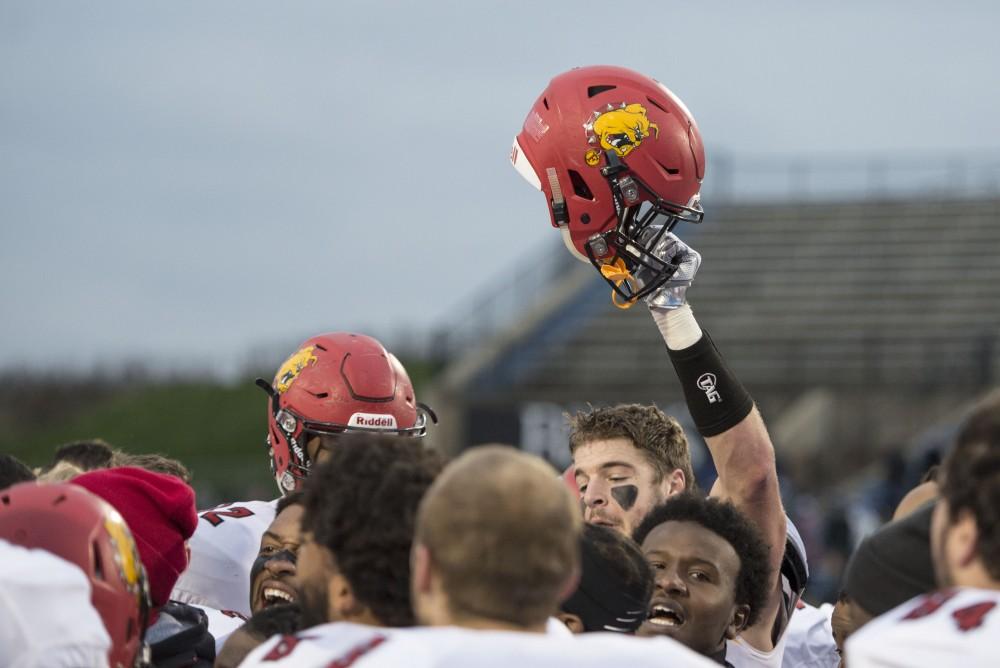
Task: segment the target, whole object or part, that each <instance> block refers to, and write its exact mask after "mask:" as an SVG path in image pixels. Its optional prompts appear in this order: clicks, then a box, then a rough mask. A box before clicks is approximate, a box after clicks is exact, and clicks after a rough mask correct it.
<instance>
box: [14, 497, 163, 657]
mask: <svg viewBox="0 0 1000 668" xmlns="http://www.w3.org/2000/svg"><path fill="white" fill-rule="evenodd" d="M0 538H2V539H3V540H4V541H9V542H10V543H12V544H14V545H19V546H21V547H24V548H32V549H33V548H38V549H41V550H46V551H47V552H51V553H52V554H53V555H55V556H56V557H59V558H60V559H61V560H64V563H65V562H69V563H70V564H74V565H75V566H76V567H78V568H79V569H80V570H81V571H82V574H83V576H84V578H85V582H83V583H82V585H83V587H85V591H89V595H88V596H87V598H88V599H89V601H90V603H91V604H92V606H93V608H89V609H88V608H87V607H84V608H80V609H75V608H74V609H72V610H71V612H72V613H73V614H74V616H78V618H77V620H76V622H75V623H73V624H71V623H69V621H68V620H66V619H65V617H64V614H63V613H64V612H65V610H67V609H68V608H66V606H69V605H72V602H73V601H75V600H77V598H79V597H77V596H75V595H74V594H75V592H74V591H73V589H70V588H67V590H66V591H65V593H64V596H60V595H59V594H58V593H57V594H56V595H55V596H54V597H53V598H56V600H53V599H41V598H39V596H41V593H40V592H43V591H44V590H45V589H46V588H49V587H52V586H54V585H55V584H56V583H57V582H58V581H63V582H67V576H66V575H65V574H62V573H60V572H59V570H55V571H53V572H51V573H49V572H48V571H46V572H45V573H44V575H45V576H46V577H47V578H48V577H49V576H51V580H48V579H43V581H42V582H39V583H38V585H39V588H38V590H35V589H32V588H29V587H27V582H28V580H27V579H26V580H20V579H19V580H17V581H16V582H14V583H13V584H12V586H10V587H8V586H7V585H6V583H5V584H4V586H3V587H2V588H0V591H2V596H0V598H5V599H6V598H7V597H8V596H9V597H11V598H13V600H10V599H7V600H8V601H9V602H10V603H13V604H15V606H16V607H15V608H14V610H15V614H16V619H14V620H11V621H12V622H13V624H12V626H14V627H21V626H23V625H24V624H25V623H26V621H27V620H28V619H32V618H39V617H43V616H46V615H51V619H49V618H48V617H46V621H45V624H44V625H43V626H42V627H40V628H24V629H23V631H24V633H25V634H28V635H33V634H35V633H44V635H39V636H36V637H35V638H33V639H22V640H25V641H26V643H30V644H31V645H33V648H32V649H33V650H34V651H38V652H43V653H42V654H41V656H44V657H45V660H39V656H38V655H35V654H31V655H29V656H30V660H29V657H27V656H26V657H24V659H25V661H26V662H27V663H26V664H25V665H46V666H49V665H52V666H90V665H109V666H111V668H133V667H139V666H145V665H146V664H147V663H148V661H149V651H148V648H147V647H146V646H145V644H144V643H143V633H144V632H145V630H146V621H147V617H148V611H149V589H148V588H147V585H146V574H145V571H144V570H143V567H142V562H141V561H140V559H139V552H138V549H137V548H136V545H135V541H134V540H133V538H132V533H131V532H130V531H129V529H128V526H127V525H126V524H125V521H124V520H123V519H122V516H121V515H120V514H119V513H118V511H116V510H115V509H114V508H112V507H111V505H110V504H108V503H106V502H104V501H102V500H101V499H99V498H98V497H97V496H95V495H93V494H91V493H90V492H88V491H87V490H85V489H83V488H82V487H78V486H76V485H71V484H65V483H63V484H45V485H43V484H37V483H33V482H24V483H20V484H18V485H14V486H13V487H10V488H9V489H6V490H4V492H3V503H0ZM18 559H19V557H18ZM42 563H45V562H42ZM3 564H4V567H5V571H10V570H11V569H16V568H17V567H18V566H19V565H20V564H21V562H20V561H19V560H14V561H8V559H7V555H5V556H4V559H3ZM7 574H8V575H9V574H10V573H7ZM36 575H37V574H36ZM28 577H29V578H30V576H28ZM67 586H68V587H73V588H78V587H79V585H77V584H75V583H74V582H73V581H68V582H67ZM21 587H24V589H20V588H21ZM19 592H20V594H23V596H20V595H19ZM57 597H58V598H57ZM49 604H54V605H53V606H52V608H51V609H49V608H48V607H41V608H39V607H38V606H47V605H49ZM93 609H96V610H97V612H98V613H99V614H100V616H101V619H102V620H103V622H104V627H105V630H106V632H107V633H106V635H102V634H99V633H95V631H94V629H92V627H91V626H90V625H89V620H90V619H91V618H92V614H93ZM60 622H63V623H62V624H61V623H60ZM64 626H65V627H67V628H66V633H65V634H63V633H60V629H61V628H63V627H64ZM16 630H17V629H16V628H13V629H10V631H14V632H15V633H16ZM108 636H110V651H108V649H107V648H108ZM0 637H4V638H6V637H7V636H6V635H4V633H2V632H0ZM16 644H17V641H16V639H15V640H14V641H12V642H10V643H8V642H6V641H5V642H4V643H3V645H2V647H3V658H4V659H5V660H11V661H13V662H14V663H13V664H12V665H21V664H19V663H18V660H17V655H16V654H15V652H16V650H17V646H16ZM98 648H103V651H104V656H103V657H98V658H99V659H100V660H95V657H94V656H93V652H94V650H95V649H98ZM35 661H37V663H36V662H35ZM4 665H7V664H6V662H4Z"/></svg>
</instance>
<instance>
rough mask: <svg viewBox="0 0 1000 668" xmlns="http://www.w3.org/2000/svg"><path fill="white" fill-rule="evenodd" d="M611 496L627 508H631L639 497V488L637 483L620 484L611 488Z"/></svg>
mask: <svg viewBox="0 0 1000 668" xmlns="http://www.w3.org/2000/svg"><path fill="white" fill-rule="evenodd" d="M611 496H613V497H614V498H615V501H617V502H618V505H619V506H621V507H622V508H624V509H625V510H631V509H632V506H634V505H635V500H636V499H638V498H639V488H638V487H636V486H635V485H619V486H618V487H612V488H611Z"/></svg>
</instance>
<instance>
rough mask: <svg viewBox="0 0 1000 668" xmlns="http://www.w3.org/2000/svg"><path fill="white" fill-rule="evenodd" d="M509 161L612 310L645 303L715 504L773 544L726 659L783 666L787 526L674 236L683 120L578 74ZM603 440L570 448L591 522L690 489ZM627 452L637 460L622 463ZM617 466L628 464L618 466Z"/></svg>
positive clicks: (753, 426) (541, 105) (694, 156)
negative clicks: (727, 507)
mask: <svg viewBox="0 0 1000 668" xmlns="http://www.w3.org/2000/svg"><path fill="white" fill-rule="evenodd" d="M510 159H511V162H512V163H513V165H514V168H515V169H516V170H517V171H518V172H519V173H520V174H521V175H522V176H523V177H524V178H525V179H526V180H527V181H528V182H529V183H531V184H532V185H533V186H534V187H535V188H537V189H538V190H540V191H542V192H543V193H544V195H545V198H546V201H547V205H548V207H547V208H548V211H549V218H550V221H551V223H552V225H553V226H554V227H556V228H557V229H558V230H559V231H560V233H561V234H562V237H563V241H564V243H565V245H566V247H567V249H568V250H569V252H570V253H571V254H573V255H574V256H575V257H577V258H578V259H580V260H582V261H584V262H589V263H590V264H591V265H593V267H594V268H595V269H596V270H597V272H598V273H599V275H600V276H601V277H602V278H603V279H604V280H605V281H606V282H607V283H608V285H609V286H610V287H611V299H612V302H613V303H614V304H615V305H616V306H618V307H620V308H630V307H631V306H633V305H634V304H636V303H638V301H639V300H643V301H644V302H645V303H646V305H647V306H648V307H649V309H650V312H651V314H652V316H653V320H654V322H655V323H656V325H657V328H658V329H659V330H660V333H661V335H662V336H663V340H664V342H665V343H666V346H667V350H668V353H669V356H670V360H671V362H672V364H673V366H674V369H675V371H676V373H677V376H678V378H679V380H680V381H681V386H682V388H683V390H684V394H685V398H686V401H687V405H688V409H689V410H690V412H691V416H692V418H693V419H694V422H695V425H696V427H697V428H698V430H699V432H700V433H701V434H702V436H704V437H705V441H706V443H707V445H708V448H709V451H710V452H711V454H712V459H713V461H714V462H715V465H716V469H717V471H718V473H719V478H718V480H717V482H716V484H715V486H714V487H713V489H712V492H711V494H712V496H714V497H718V498H721V499H725V500H730V501H732V502H733V503H734V504H735V505H736V507H737V508H738V509H739V510H740V511H741V512H742V513H744V514H745V515H746V516H747V517H748V518H749V519H751V520H752V521H754V522H755V523H756V525H757V526H758V527H759V528H760V530H761V532H762V537H763V539H764V542H765V543H766V544H767V545H768V546H769V561H770V566H771V568H770V569H769V572H770V573H771V575H770V576H769V578H770V582H769V586H768V591H769V592H770V593H769V595H768V599H767V602H766V604H765V605H764V607H763V609H762V610H760V615H759V617H758V618H757V619H759V621H757V623H756V624H753V625H751V626H749V627H748V628H746V629H745V630H744V631H743V632H742V634H741V635H740V636H739V637H738V638H736V639H734V640H733V641H732V642H730V652H729V653H728V654H727V657H726V659H727V660H728V661H730V662H732V663H733V665H735V666H746V665H765V666H779V665H780V664H781V658H782V651H783V650H782V644H781V643H782V640H783V638H784V633H783V631H784V629H785V627H786V626H787V619H788V616H789V615H790V614H791V613H792V612H793V611H794V607H795V602H797V599H798V596H799V595H801V589H800V590H799V591H794V590H792V588H791V587H790V586H787V584H786V583H787V582H788V580H787V578H784V579H783V578H781V577H780V574H781V572H782V571H781V566H782V561H783V557H784V555H785V552H786V525H787V520H786V518H785V515H784V510H783V508H782V505H781V497H780V495H779V490H778V478H777V472H776V470H775V460H774V448H773V446H772V444H771V440H770V437H769V436H768V434H767V430H766V428H765V426H764V422H763V420H762V418H761V415H760V413H759V412H758V410H757V408H756V407H755V405H754V402H753V399H752V398H751V397H750V395H749V393H748V392H747V391H746V389H745V388H744V387H743V385H742V384H741V383H740V382H739V380H738V379H737V378H736V377H735V375H734V374H733V373H732V371H731V370H730V369H729V367H728V366H727V365H726V363H725V361H724V359H723V358H722V356H721V354H720V353H719V351H718V350H717V349H716V347H715V344H714V343H713V342H712V340H711V338H710V337H709V336H708V334H707V333H706V332H704V331H703V330H702V329H701V327H700V326H699V325H698V322H697V321H696V320H695V318H694V315H693V313H692V311H691V308H690V306H689V305H688V304H687V303H686V290H687V288H688V287H689V286H690V285H691V281H692V280H693V278H694V276H695V274H696V273H697V271H698V268H699V266H700V264H701V257H700V255H698V253H696V252H695V251H693V250H692V249H691V248H689V247H688V246H687V245H686V244H684V243H683V242H682V241H680V239H678V238H677V237H676V236H675V235H674V234H673V230H674V229H675V228H676V227H677V226H678V225H679V224H680V223H700V222H701V221H702V218H703V216H704V214H703V211H702V208H701V203H700V197H701V195H700V190H701V182H702V179H703V177H704V174H705V150H704V146H703V144H702V139H701V134H700V132H699V131H698V126H697V124H696V123H695V121H694V118H693V116H692V115H691V112H690V111H688V109H687V107H686V106H685V105H684V103H683V102H681V100H680V99H679V98H678V97H677V96H676V95H674V94H673V93H672V92H671V91H670V90H668V89H667V88H666V87H665V86H664V85H663V84H661V83H659V82H658V81H656V80H654V79H651V78H649V77H646V76H644V75H642V74H639V73H637V72H634V71H632V70H628V69H624V68H620V67H606V66H600V67H581V68H577V69H574V70H570V71H569V72H565V73H563V74H561V75H559V76H557V77H555V78H554V79H552V81H551V82H550V83H549V85H548V87H546V89H545V90H544V91H542V94H541V95H540V96H539V97H538V99H537V100H536V102H535V104H534V105H533V106H532V108H531V110H530V111H529V113H528V116H527V118H526V119H525V121H524V125H523V127H522V130H521V132H520V133H519V134H518V135H517V137H516V138H515V140H514V146H513V148H512V151H511V155H510ZM605 440H606V441H607V442H604V443H602V444H601V445H602V446H606V447H601V448H591V451H590V452H589V453H582V454H587V455H588V456H587V457H585V458H578V457H577V454H576V452H574V465H575V466H577V467H578V469H580V472H579V474H578V476H577V479H576V482H577V484H578V485H579V486H580V491H581V493H582V494H583V497H582V498H583V500H584V503H585V504H586V507H587V508H588V511H589V515H590V517H591V518H594V519H592V520H591V521H595V519H597V520H599V519H601V518H602V517H603V518H608V517H614V516H623V515H625V514H627V512H628V511H629V510H630V509H633V508H636V507H637V506H638V502H639V501H640V500H641V499H642V498H643V497H647V507H648V501H649V500H651V499H653V498H654V497H656V496H657V495H659V496H663V497H665V496H669V495H671V494H674V493H678V492H680V491H683V490H684V489H685V488H686V487H687V484H690V482H691V481H684V480H681V479H680V477H679V476H678V475H677V473H676V470H674V471H671V470H666V471H663V470H660V469H658V468H657V469H653V467H652V466H651V465H650V464H649V462H648V458H646V457H644V456H642V455H644V453H642V452H639V451H638V449H637V447H636V445H637V444H636V442H635V438H634V437H633V438H631V440H630V439H628V438H626V439H622V438H612V439H605ZM630 449H631V450H634V451H636V452H635V454H637V455H639V456H638V457H632V458H631V459H629V460H627V461H626V460H623V459H622V455H623V453H624V454H632V453H631V451H630ZM598 450H599V452H598ZM577 452H579V449H578V450H577ZM623 461H624V462H625V463H626V464H628V466H624V467H623V466H619V465H618V464H620V463H622V462H623ZM647 469H653V470H647ZM616 506H617V507H618V508H620V509H621V511H618V509H617V508H616ZM636 519H639V518H633V521H632V522H631V523H632V524H633V525H634V520H636ZM787 570H790V569H786V571H787Z"/></svg>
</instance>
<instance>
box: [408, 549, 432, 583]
mask: <svg viewBox="0 0 1000 668" xmlns="http://www.w3.org/2000/svg"><path fill="white" fill-rule="evenodd" d="M410 577H411V578H412V579H413V591H415V592H420V593H422V594H424V593H427V592H429V591H430V590H431V553H430V552H429V551H428V550H427V547H426V546H425V545H424V544H423V543H420V542H417V541H414V542H413V548H412V549H411V550H410Z"/></svg>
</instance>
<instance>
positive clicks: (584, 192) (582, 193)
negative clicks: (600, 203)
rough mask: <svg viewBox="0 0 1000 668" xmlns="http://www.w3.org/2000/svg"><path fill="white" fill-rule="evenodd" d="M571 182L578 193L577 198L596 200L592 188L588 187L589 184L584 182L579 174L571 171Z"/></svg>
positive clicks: (574, 190)
mask: <svg viewBox="0 0 1000 668" xmlns="http://www.w3.org/2000/svg"><path fill="white" fill-rule="evenodd" d="M569 180H570V181H571V182H572V183H573V192H574V193H576V196H577V197H582V198H583V199H589V200H591V201H593V200H594V193H592V192H590V187H589V186H587V182H586V181H584V180H583V177H582V176H580V173H579V172H577V171H574V170H572V169H571V170H569Z"/></svg>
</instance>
